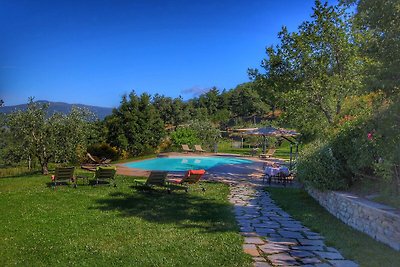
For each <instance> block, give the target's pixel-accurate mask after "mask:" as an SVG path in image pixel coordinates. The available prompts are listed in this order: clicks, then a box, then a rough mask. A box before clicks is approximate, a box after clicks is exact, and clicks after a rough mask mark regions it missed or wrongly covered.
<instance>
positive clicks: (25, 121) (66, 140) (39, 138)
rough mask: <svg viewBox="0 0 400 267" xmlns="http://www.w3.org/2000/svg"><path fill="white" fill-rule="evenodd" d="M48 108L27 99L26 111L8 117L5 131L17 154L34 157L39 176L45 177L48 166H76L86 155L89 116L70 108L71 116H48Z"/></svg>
mask: <svg viewBox="0 0 400 267" xmlns="http://www.w3.org/2000/svg"><path fill="white" fill-rule="evenodd" d="M48 107H49V106H48V105H47V104H38V103H35V102H33V99H30V101H29V103H28V107H27V109H26V110H25V111H22V110H19V111H16V112H14V113H11V114H9V115H8V117H7V124H6V125H7V127H8V129H9V131H10V133H11V134H12V136H13V137H14V141H13V142H14V143H15V144H16V145H17V147H18V149H19V150H20V153H21V154H22V155H25V156H26V157H30V156H32V157H36V158H37V160H38V161H39V163H40V166H41V169H42V173H43V174H47V173H48V163H49V162H57V163H75V162H77V160H78V158H79V156H80V155H79V153H80V152H82V153H83V152H84V151H85V147H86V140H87V139H86V134H87V132H88V130H87V127H88V126H89V124H88V122H87V120H88V119H89V118H90V117H89V116H90V113H89V112H87V111H85V110H82V109H79V108H75V107H74V108H72V111H71V113H70V114H68V115H65V114H61V113H54V114H52V115H50V114H48ZM49 115H50V116H49Z"/></svg>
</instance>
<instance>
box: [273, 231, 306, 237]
mask: <svg viewBox="0 0 400 267" xmlns="http://www.w3.org/2000/svg"><path fill="white" fill-rule="evenodd" d="M278 233H279V234H280V235H281V236H282V237H287V238H304V236H303V235H302V234H301V233H299V232H291V231H282V230H280V231H279V230H278Z"/></svg>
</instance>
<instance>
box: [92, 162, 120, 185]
mask: <svg viewBox="0 0 400 267" xmlns="http://www.w3.org/2000/svg"><path fill="white" fill-rule="evenodd" d="M116 172H117V169H116V167H105V166H99V167H97V169H96V172H95V173H94V176H93V178H94V179H95V180H96V185H98V184H99V183H100V182H101V181H105V182H108V183H109V184H110V185H111V182H112V183H113V184H114V187H117V184H116V183H115V173H116Z"/></svg>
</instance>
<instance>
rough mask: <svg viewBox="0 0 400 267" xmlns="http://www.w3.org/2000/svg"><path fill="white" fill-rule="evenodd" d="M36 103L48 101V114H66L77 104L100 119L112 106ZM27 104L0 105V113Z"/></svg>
mask: <svg viewBox="0 0 400 267" xmlns="http://www.w3.org/2000/svg"><path fill="white" fill-rule="evenodd" d="M35 102H36V103H48V104H49V114H53V113H54V112H61V113H64V114H68V113H70V112H71V108H72V106H77V107H79V108H86V109H88V110H90V111H91V112H93V113H94V114H95V115H96V116H97V117H98V118H99V119H100V120H102V119H104V118H105V117H106V116H108V115H110V114H111V112H112V108H105V107H97V106H89V105H83V104H68V103H64V102H51V101H46V100H38V101H35ZM26 108H27V104H22V105H15V106H4V107H0V113H6V114H8V113H11V112H13V111H16V110H26Z"/></svg>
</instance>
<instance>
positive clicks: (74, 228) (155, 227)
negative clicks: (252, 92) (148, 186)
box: [0, 175, 251, 266]
mask: <svg viewBox="0 0 400 267" xmlns="http://www.w3.org/2000/svg"><path fill="white" fill-rule="evenodd" d="M49 180H50V178H49V176H42V175H34V176H24V177H14V178H2V179H0V202H1V206H0V214H1V216H0V225H1V227H0V266H10V265H18V266H53V265H64V266H67V265H68V266H70V265H75V266H93V265H96V266H111V265H122V266H124V265H125V266H250V264H251V258H250V257H249V256H248V255H246V254H244V253H243V251H242V242H243V239H242V237H241V236H240V235H239V234H238V227H237V225H236V222H235V219H234V215H233V213H232V211H231V206H230V204H229V202H228V201H227V194H228V187H227V186H226V185H223V184H217V183H206V185H205V186H206V189H207V191H206V192H205V193H203V192H201V191H192V192H189V193H185V192H184V191H175V192H173V193H172V194H167V193H165V192H162V191H161V192H160V191H156V192H150V193H149V192H141V191H137V190H136V189H134V188H132V185H134V183H133V178H132V177H124V176H117V184H118V187H117V188H113V187H110V186H104V185H103V186H98V187H93V186H87V185H86V186H83V185H82V186H78V188H77V189H73V188H72V187H69V186H60V187H57V189H56V190H53V189H51V187H48V185H47V182H49Z"/></svg>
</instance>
